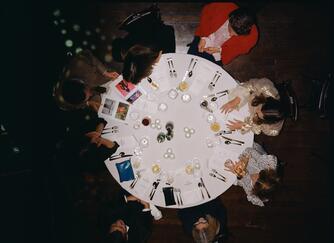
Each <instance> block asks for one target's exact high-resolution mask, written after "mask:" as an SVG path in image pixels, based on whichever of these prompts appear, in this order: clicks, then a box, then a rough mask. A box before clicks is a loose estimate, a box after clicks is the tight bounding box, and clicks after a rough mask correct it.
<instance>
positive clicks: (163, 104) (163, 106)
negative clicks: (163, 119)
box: [158, 103, 168, 111]
mask: <svg viewBox="0 0 334 243" xmlns="http://www.w3.org/2000/svg"><path fill="white" fill-rule="evenodd" d="M167 109H168V106H167V104H166V103H160V104H159V105H158V110H159V111H166V110H167Z"/></svg>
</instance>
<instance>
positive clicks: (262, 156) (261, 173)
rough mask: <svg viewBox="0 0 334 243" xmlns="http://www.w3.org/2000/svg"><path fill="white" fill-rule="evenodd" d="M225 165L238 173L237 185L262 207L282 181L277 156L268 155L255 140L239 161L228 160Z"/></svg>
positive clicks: (253, 201)
mask: <svg viewBox="0 0 334 243" xmlns="http://www.w3.org/2000/svg"><path fill="white" fill-rule="evenodd" d="M225 167H226V168H228V169H227V170H228V171H230V172H232V173H234V174H236V175H237V178H238V180H237V181H236V185H238V186H241V187H242V188H243V189H244V191H245V192H246V194H247V200H248V201H250V202H251V203H252V204H254V205H257V206H260V207H263V206H264V202H267V201H269V198H271V197H272V195H273V192H274V191H275V189H276V188H277V187H278V185H279V182H280V178H279V176H278V174H277V157H276V156H274V155H268V154H267V153H266V151H265V150H264V149H263V148H262V147H261V145H260V144H258V143H255V142H254V144H253V148H246V149H245V150H244V151H243V153H242V154H241V155H240V156H239V161H236V162H232V161H231V160H227V161H226V162H225ZM225 170H226V169H225Z"/></svg>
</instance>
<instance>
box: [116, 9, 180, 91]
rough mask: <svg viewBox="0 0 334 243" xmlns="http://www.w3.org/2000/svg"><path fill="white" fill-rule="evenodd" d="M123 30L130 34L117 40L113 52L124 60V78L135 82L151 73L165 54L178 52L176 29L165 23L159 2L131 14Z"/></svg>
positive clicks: (120, 60) (118, 59) (118, 58)
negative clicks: (153, 66) (158, 6)
mask: <svg viewBox="0 0 334 243" xmlns="http://www.w3.org/2000/svg"><path fill="white" fill-rule="evenodd" d="M120 29H122V30H125V31H127V32H128V34H127V35H126V36H125V37H124V38H116V39H115V40H114V41H113V43H112V55H113V58H114V60H115V61H118V62H123V63H124V65H123V71H122V74H123V78H124V79H125V80H127V81H129V82H131V83H133V84H137V83H139V82H140V81H141V79H143V78H145V77H148V76H149V75H150V74H151V72H152V65H153V64H154V63H156V62H158V61H159V58H160V56H161V54H163V53H174V52H175V33H174V28H173V26H171V25H166V24H164V23H163V21H162V20H161V16H160V10H159V8H157V7H156V6H155V5H153V6H152V7H150V8H149V9H145V10H143V11H140V12H137V13H134V14H132V15H130V16H129V17H128V18H126V19H125V20H124V21H123V23H122V24H121V26H120Z"/></svg>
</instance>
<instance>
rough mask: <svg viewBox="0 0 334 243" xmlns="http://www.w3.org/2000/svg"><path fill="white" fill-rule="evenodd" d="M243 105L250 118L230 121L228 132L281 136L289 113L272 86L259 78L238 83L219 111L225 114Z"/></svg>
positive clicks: (265, 79) (267, 81) (267, 80)
mask: <svg viewBox="0 0 334 243" xmlns="http://www.w3.org/2000/svg"><path fill="white" fill-rule="evenodd" d="M245 104H248V107H249V112H250V115H249V116H248V117H246V118H245V119H244V121H240V120H234V121H229V124H227V127H228V128H229V129H231V130H240V132H241V133H242V134H244V133H247V132H249V131H252V132H254V133H255V134H260V133H261V132H263V133H264V134H266V135H268V136H277V135H278V134H279V133H280V131H281V129H282V126H283V123H284V119H285V118H286V116H287V113H288V112H287V107H285V105H283V103H282V102H281V101H280V94H279V92H278V90H277V89H276V87H275V85H274V84H273V82H271V81H270V80H269V79H267V78H260V79H250V80H249V81H248V82H244V83H241V84H240V85H238V86H237V87H236V88H234V89H232V90H231V91H230V92H229V101H228V102H227V103H226V104H224V105H223V106H222V107H221V108H220V109H221V111H222V112H225V113H228V112H231V111H233V110H235V109H237V110H238V109H239V108H241V107H243V106H244V105H245Z"/></svg>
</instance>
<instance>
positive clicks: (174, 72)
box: [170, 59, 177, 78]
mask: <svg viewBox="0 0 334 243" xmlns="http://www.w3.org/2000/svg"><path fill="white" fill-rule="evenodd" d="M170 63H171V64H172V69H173V74H174V77H175V78H176V77H177V75H176V71H175V69H174V63H173V59H170Z"/></svg>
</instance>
